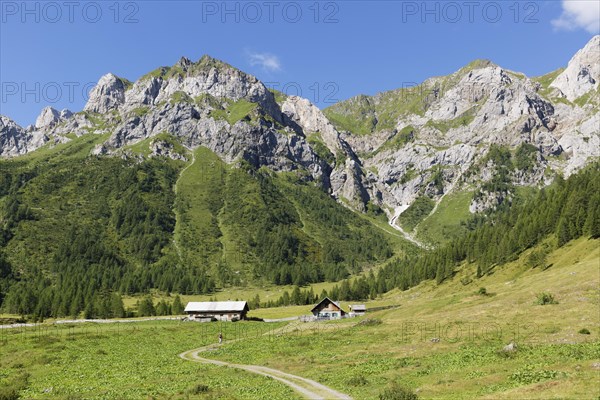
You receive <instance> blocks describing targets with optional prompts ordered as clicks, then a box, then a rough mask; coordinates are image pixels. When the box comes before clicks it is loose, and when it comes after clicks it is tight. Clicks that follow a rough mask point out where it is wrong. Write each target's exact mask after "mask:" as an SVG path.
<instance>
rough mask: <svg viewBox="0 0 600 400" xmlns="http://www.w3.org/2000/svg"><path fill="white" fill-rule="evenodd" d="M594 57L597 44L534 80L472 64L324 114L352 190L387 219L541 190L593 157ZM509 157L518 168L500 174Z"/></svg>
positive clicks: (489, 203)
mask: <svg viewBox="0 0 600 400" xmlns="http://www.w3.org/2000/svg"><path fill="white" fill-rule="evenodd" d="M599 53H600V36H596V37H594V38H593V39H592V40H591V41H590V42H589V43H588V44H587V45H586V46H585V47H584V48H583V49H582V50H581V51H579V52H578V53H577V55H575V56H574V58H573V59H572V60H571V62H570V63H569V67H567V68H566V69H564V70H559V71H556V72H555V73H551V74H548V75H547V76H545V77H541V78H536V79H529V78H527V77H526V76H525V75H523V74H520V73H516V72H513V71H510V70H506V69H504V68H501V67H499V66H497V65H495V64H493V63H492V62H490V61H486V60H477V61H475V62H473V63H471V64H469V65H467V66H466V67H464V68H462V69H460V70H459V71H457V72H456V73H454V74H451V75H449V76H445V77H437V78H432V79H429V80H427V81H425V82H423V83H422V84H421V85H418V86H416V87H411V88H404V89H399V90H394V91H390V92H385V93H380V94H378V95H376V96H372V97H370V96H357V97H355V98H352V99H350V100H347V101H343V102H341V103H338V104H335V105H333V106H331V107H329V108H327V109H326V110H324V113H325V115H326V116H327V117H328V118H329V120H330V121H332V122H333V124H334V126H335V127H336V128H337V129H338V130H339V131H340V132H342V135H341V136H342V138H343V140H344V141H346V142H347V143H348V144H349V145H350V146H351V147H352V148H353V150H354V151H355V152H356V154H358V155H359V159H360V163H361V165H362V174H361V175H360V176H359V177H358V178H357V181H360V182H362V184H363V188H364V190H365V191H366V192H367V193H368V197H369V199H370V200H371V201H374V202H375V203H376V204H378V205H379V206H381V207H383V208H384V209H385V210H386V212H387V213H388V216H390V217H392V216H394V215H398V213H400V212H401V211H403V210H406V209H407V208H408V207H409V206H410V205H411V204H413V203H414V202H415V201H416V200H417V199H424V198H428V199H431V200H433V201H434V203H435V204H438V203H439V202H440V201H441V200H442V199H443V196H444V195H445V194H447V193H452V192H467V191H470V192H473V193H474V194H475V197H474V198H473V199H472V201H471V204H470V205H469V207H468V208H469V209H470V210H471V211H472V212H476V211H477V212H481V211H486V210H490V209H493V208H495V207H497V206H498V205H500V204H501V203H502V202H505V201H506V202H510V201H511V199H512V198H514V195H515V192H516V188H517V187H522V186H534V187H540V186H544V185H547V184H548V183H550V182H552V180H553V179H554V177H555V176H556V175H557V174H564V175H565V176H569V175H570V174H572V173H573V172H575V171H577V170H579V169H580V168H582V167H584V166H585V165H586V164H588V163H589V162H590V161H593V160H595V159H598V157H600V150H599V149H600V129H599V128H598V127H599V126H600V99H599V97H598V96H599V93H598V82H600V72H599V71H598V66H599V65H600V61H599V58H598V54H599ZM574 76H579V77H581V79H579V78H578V79H575V78H573V77H574ZM557 88H563V89H564V90H565V91H566V92H567V93H570V94H569V95H566V94H563V93H562V92H561V91H560V90H559V89H557ZM571 93H576V95H574V94H573V95H571ZM498 152H499V153H500V154H503V155H504V156H502V157H497V155H498ZM508 155H511V156H512V158H513V161H514V160H516V159H517V158H518V159H520V160H521V162H518V163H515V164H514V165H512V166H511V165H504V164H503V163H504V162H503V159H504V158H505V156H508ZM502 170H505V171H504V172H502ZM498 175H501V177H502V179H503V180H504V182H503V183H504V184H503V185H500V186H502V187H501V188H500V190H489V189H499V187H498V186H499V185H496V184H495V183H494V182H493V180H494V179H497V177H498ZM425 216H426V215H424V216H423V217H425ZM402 219H403V218H402V215H401V216H400V218H398V221H400V222H402Z"/></svg>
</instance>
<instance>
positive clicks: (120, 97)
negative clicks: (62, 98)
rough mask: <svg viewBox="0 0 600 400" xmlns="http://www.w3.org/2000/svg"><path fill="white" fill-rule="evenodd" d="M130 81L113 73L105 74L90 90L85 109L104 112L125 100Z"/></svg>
mask: <svg viewBox="0 0 600 400" xmlns="http://www.w3.org/2000/svg"><path fill="white" fill-rule="evenodd" d="M128 86H129V82H128V81H127V80H125V79H122V78H119V77H118V76H116V75H113V74H111V73H109V74H106V75H104V76H103V77H102V78H100V80H99V81H98V84H97V85H96V86H95V87H94V88H93V89H92V91H91V92H90V98H89V100H88V102H87V104H86V105H85V107H84V110H85V111H91V112H96V113H101V114H104V113H106V112H108V111H111V110H114V109H116V108H118V107H119V106H120V105H121V104H123V103H124V102H125V91H126V90H127V87H128Z"/></svg>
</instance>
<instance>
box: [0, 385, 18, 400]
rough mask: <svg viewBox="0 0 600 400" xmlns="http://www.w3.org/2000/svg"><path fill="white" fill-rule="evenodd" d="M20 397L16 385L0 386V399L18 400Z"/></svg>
mask: <svg viewBox="0 0 600 400" xmlns="http://www.w3.org/2000/svg"><path fill="white" fill-rule="evenodd" d="M18 398H19V391H18V390H17V389H15V388H14V387H3V388H0V400H17V399H18Z"/></svg>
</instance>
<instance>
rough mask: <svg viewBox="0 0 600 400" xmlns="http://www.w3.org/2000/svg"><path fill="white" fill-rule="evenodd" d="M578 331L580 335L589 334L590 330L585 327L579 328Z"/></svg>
mask: <svg viewBox="0 0 600 400" xmlns="http://www.w3.org/2000/svg"><path fill="white" fill-rule="evenodd" d="M579 333H580V334H582V335H590V331H589V329H587V328H583V329H580V330H579Z"/></svg>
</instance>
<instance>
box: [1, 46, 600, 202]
mask: <svg viewBox="0 0 600 400" xmlns="http://www.w3.org/2000/svg"><path fill="white" fill-rule="evenodd" d="M599 45H600V37H598V36H597V37H595V38H593V39H592V41H590V43H589V44H588V45H587V46H586V47H585V48H584V49H582V50H581V51H580V52H578V53H577V54H576V55H575V57H574V58H573V60H571V62H570V63H569V66H568V67H567V69H565V71H564V72H563V73H562V74H560V75H559V76H558V77H557V78H556V79H555V80H554V82H553V83H552V86H553V87H554V88H555V90H554V91H552V93H551V94H550V95H549V94H548V93H547V92H546V91H544V90H545V89H544V90H541V84H540V83H538V82H536V81H534V80H531V79H529V78H527V77H526V76H524V75H523V74H520V73H517V72H513V71H509V70H506V69H504V68H502V67H500V66H498V65H495V64H493V63H491V62H489V61H485V60H483V61H481V60H478V61H475V62H473V63H471V64H469V65H468V66H466V67H464V68H462V69H460V70H459V71H457V72H456V73H454V74H451V75H449V76H446V77H437V78H432V79H429V80H427V81H425V82H424V83H423V84H422V85H419V86H418V87H417V88H410V89H398V90H394V91H391V92H386V93H381V94H378V95H376V96H372V97H370V96H357V97H354V98H352V99H350V100H348V101H345V102H341V103H339V104H336V105H335V106H333V107H331V108H330V109H328V110H325V112H322V111H321V110H319V109H318V108H317V107H316V106H315V105H313V104H311V103H310V102H309V101H308V100H306V99H303V98H300V97H297V96H288V97H285V98H284V100H282V101H280V103H278V102H277V101H275V96H274V94H273V93H272V92H271V91H269V90H268V89H267V88H266V87H265V85H264V84H263V83H262V82H260V81H259V80H258V79H256V78H255V77H253V76H251V75H248V74H245V73H244V72H242V71H240V70H238V69H236V68H234V67H232V66H230V65H228V64H226V63H224V62H221V61H219V60H215V59H213V58H211V57H208V56H204V57H202V58H201V59H200V60H199V61H197V62H192V61H190V60H189V59H187V58H182V59H180V60H179V61H178V62H177V63H176V64H175V65H173V66H172V67H162V68H159V69H157V70H155V71H153V72H151V73H149V74H147V75H146V76H144V77H142V78H141V79H139V80H138V81H137V82H135V83H130V82H128V81H127V80H125V79H122V78H119V77H117V76H115V75H113V74H107V75H105V76H103V77H102V78H101V79H100V81H99V82H98V84H97V85H96V87H95V88H94V89H93V90H92V92H91V95H90V99H89V101H88V103H87V104H86V106H85V110H84V112H80V113H76V114H72V113H71V112H70V111H68V110H63V111H61V112H58V111H57V110H54V109H53V108H50V107H47V108H45V109H44V110H42V113H41V114H40V116H39V117H38V119H37V121H36V125H35V127H31V128H27V129H23V128H21V127H19V126H18V125H17V124H15V123H14V122H13V121H10V120H9V119H8V118H5V117H2V120H1V121H2V124H1V125H0V155H2V156H4V157H12V156H18V155H21V154H25V153H27V152H29V151H33V150H35V149H37V148H39V147H40V146H42V145H44V144H46V143H49V145H53V144H54V143H60V142H65V141H68V140H70V139H69V138H72V137H73V135H75V136H81V135H86V134H103V133H110V137H109V139H108V140H107V141H106V142H105V143H103V144H102V145H99V146H97V147H96V148H95V149H94V151H93V153H94V154H97V155H105V156H110V155H115V156H127V155H128V154H129V153H130V146H132V145H134V144H136V143H139V142H141V141H143V140H146V139H148V138H153V137H157V136H158V135H161V134H165V133H168V134H169V135H170V136H172V137H174V138H175V139H174V140H176V141H177V142H179V143H181V145H183V146H184V147H186V148H188V149H195V148H197V147H199V146H206V147H208V148H209V149H211V150H212V151H213V152H215V153H216V154H217V155H218V156H219V157H221V158H222V159H223V160H224V161H225V162H227V163H238V162H240V161H242V160H245V161H246V162H248V163H250V164H252V165H254V166H256V167H262V166H266V167H268V168H270V169H272V170H274V171H297V170H302V171H303V174H301V175H302V176H304V177H306V179H310V180H313V181H315V182H319V183H320V184H321V185H322V186H323V188H324V189H326V190H328V192H329V193H331V194H332V195H333V196H334V197H335V198H337V199H338V200H340V201H341V202H342V203H344V204H347V205H350V206H351V207H353V208H355V209H358V210H364V209H365V208H366V205H367V203H368V202H372V203H374V204H377V205H379V206H381V207H382V208H383V209H384V210H385V211H386V212H388V213H392V212H393V211H392V210H396V209H399V208H406V207H407V206H408V205H409V204H411V203H412V202H413V201H414V200H415V199H416V198H417V197H419V196H423V195H426V196H429V197H431V198H432V199H434V200H435V201H440V200H441V199H442V197H443V196H444V195H445V194H447V193H450V192H452V191H454V190H462V189H469V190H474V191H478V189H480V188H481V187H482V186H483V185H484V184H485V182H487V181H490V180H491V179H493V178H494V174H495V172H494V171H495V170H494V169H493V168H494V166H493V165H488V164H486V163H481V160H483V159H484V157H485V156H486V154H487V152H488V150H489V149H490V148H491V147H492V145H500V146H505V147H507V148H509V149H511V150H512V151H513V152H514V151H515V150H516V149H517V148H519V147H520V146H521V145H523V144H531V145H533V146H534V151H535V154H533V155H530V160H529V161H531V165H529V166H528V167H527V168H525V169H522V170H520V169H518V168H515V169H514V170H513V171H511V173H510V175H509V176H510V179H512V182H513V183H514V184H515V185H543V184H547V183H548V182H550V181H551V180H552V175H553V174H552V172H551V171H560V172H561V173H564V174H565V175H569V174H571V173H573V172H575V171H577V170H578V169H580V168H582V167H583V166H585V165H586V164H587V163H589V162H590V160H592V159H596V158H598V157H600V132H599V129H598V126H599V125H600V115H599V112H598V108H597V107H593V106H590V105H589V104H588V105H586V106H583V107H582V106H579V105H577V104H573V103H570V102H567V101H564V100H562V101H560V100H559V101H557V100H556V98H554V97H553V96H555V94H556V93H559V94H561V93H562V95H564V96H566V98H567V99H576V98H579V97H580V96H582V95H584V94H587V93H590V91H591V90H597V87H598V78H599V76H598V68H600V66H599V64H598V62H597V54H598V47H599ZM595 56H596V62H594V57H595ZM546 89H547V88H546ZM594 104H595V103H594ZM332 121H343V124H342V125H336V124H335V123H332ZM148 143H149V146H150V153H151V155H152V156H156V157H170V158H174V159H181V160H183V159H184V158H185V156H184V155H183V154H181V152H177V151H175V147H174V145H173V143H172V142H170V141H162V140H159V139H157V140H154V141H149V142H148ZM530 150H531V147H529V150H527V151H530ZM528 157H529V156H528ZM549 171H550V172H549ZM482 193H483V194H482V195H481V196H479V197H478V198H477V199H476V200H474V202H473V204H472V205H471V208H472V211H473V212H479V211H483V210H484V209H486V207H493V206H495V205H497V204H499V203H500V202H501V201H504V200H505V199H506V198H507V193H500V194H498V193H488V192H485V191H483V192H482Z"/></svg>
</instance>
